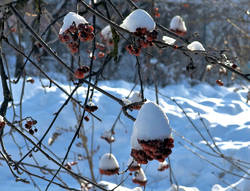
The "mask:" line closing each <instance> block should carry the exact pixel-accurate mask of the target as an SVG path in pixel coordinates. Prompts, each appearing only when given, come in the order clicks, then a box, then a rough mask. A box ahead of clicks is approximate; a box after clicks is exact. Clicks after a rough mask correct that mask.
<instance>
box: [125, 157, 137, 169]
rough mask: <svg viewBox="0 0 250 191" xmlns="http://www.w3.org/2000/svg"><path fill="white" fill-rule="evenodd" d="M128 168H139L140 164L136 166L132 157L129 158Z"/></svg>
mask: <svg viewBox="0 0 250 191" xmlns="http://www.w3.org/2000/svg"><path fill="white" fill-rule="evenodd" d="M131 163H132V164H131ZM127 165H128V166H132V167H133V166H140V164H138V163H137V162H136V161H135V160H134V159H133V157H129V160H128V164H127Z"/></svg>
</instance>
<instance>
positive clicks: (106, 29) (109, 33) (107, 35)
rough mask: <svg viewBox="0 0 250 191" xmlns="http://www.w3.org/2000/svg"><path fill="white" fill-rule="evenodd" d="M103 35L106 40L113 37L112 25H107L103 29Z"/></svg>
mask: <svg viewBox="0 0 250 191" xmlns="http://www.w3.org/2000/svg"><path fill="white" fill-rule="evenodd" d="M101 36H102V37H103V38H104V40H110V39H113V37H112V31H111V27H110V25H107V26H106V27H104V28H103V29H102V30H101Z"/></svg>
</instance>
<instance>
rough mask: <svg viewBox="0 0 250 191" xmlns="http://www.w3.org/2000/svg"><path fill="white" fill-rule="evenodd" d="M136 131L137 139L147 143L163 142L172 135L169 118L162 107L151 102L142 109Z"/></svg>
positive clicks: (135, 125) (136, 123)
mask: <svg viewBox="0 0 250 191" xmlns="http://www.w3.org/2000/svg"><path fill="white" fill-rule="evenodd" d="M134 131H135V135H134V136H136V137H137V139H140V140H145V141H146V140H153V139H155V140H163V139H165V138H168V137H170V135H171V128H170V126H169V121H168V117H167V116H166V114H165V113H164V111H163V110H162V109H161V107H160V106H158V105H156V104H155V103H153V102H150V101H148V102H146V103H145V104H144V105H143V106H142V107H141V109H140V111H139V113H138V116H137V118H136V121H135V123H134ZM133 133H134V132H133ZM134 142H135V141H134ZM132 143H133V139H132ZM132 146H133V145H132Z"/></svg>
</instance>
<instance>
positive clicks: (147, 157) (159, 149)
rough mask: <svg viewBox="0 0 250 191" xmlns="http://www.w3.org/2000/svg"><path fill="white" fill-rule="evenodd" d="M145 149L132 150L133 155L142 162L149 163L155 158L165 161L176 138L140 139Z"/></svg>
mask: <svg viewBox="0 0 250 191" xmlns="http://www.w3.org/2000/svg"><path fill="white" fill-rule="evenodd" d="M138 142H139V144H140V145H141V147H142V149H143V150H136V149H132V150H131V154H130V155H131V156H132V157H133V158H134V159H135V160H136V161H137V162H138V163H140V164H147V163H148V161H151V160H153V159H155V160H158V161H159V162H163V161H164V160H165V158H167V157H168V156H169V155H170V154H171V153H172V150H171V149H172V148H173V147H174V139H173V138H166V139H164V140H148V141H144V140H138Z"/></svg>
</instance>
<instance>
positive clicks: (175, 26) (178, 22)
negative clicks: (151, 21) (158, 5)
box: [170, 15, 187, 32]
mask: <svg viewBox="0 0 250 191" xmlns="http://www.w3.org/2000/svg"><path fill="white" fill-rule="evenodd" d="M170 29H171V30H179V31H182V32H186V31H187V28H186V25H185V22H184V20H183V18H182V17H181V16H179V15H176V16H174V17H173V18H172V20H171V21H170Z"/></svg>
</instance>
